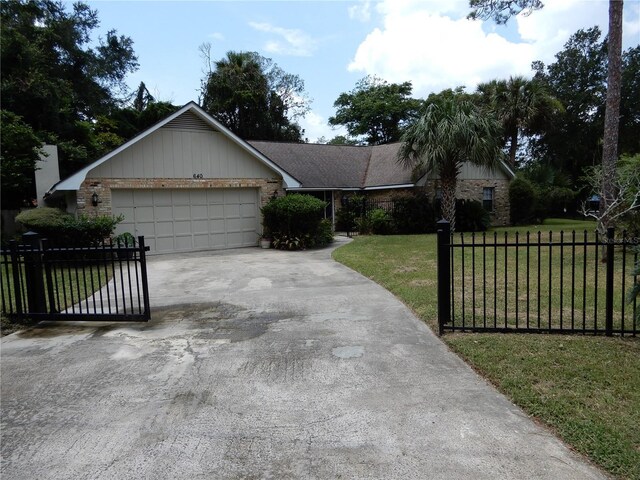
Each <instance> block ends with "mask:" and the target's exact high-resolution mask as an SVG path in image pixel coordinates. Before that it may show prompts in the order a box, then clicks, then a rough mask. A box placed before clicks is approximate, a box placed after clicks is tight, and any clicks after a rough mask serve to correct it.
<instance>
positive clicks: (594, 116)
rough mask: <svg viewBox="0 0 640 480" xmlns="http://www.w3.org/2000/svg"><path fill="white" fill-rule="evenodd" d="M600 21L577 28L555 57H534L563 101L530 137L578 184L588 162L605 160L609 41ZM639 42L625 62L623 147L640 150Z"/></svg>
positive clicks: (541, 154) (538, 153)
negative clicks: (597, 24)
mask: <svg viewBox="0 0 640 480" xmlns="http://www.w3.org/2000/svg"><path fill="white" fill-rule="evenodd" d="M601 36H602V34H601V32H600V29H599V28H598V27H592V28H589V29H586V30H578V31H577V32H576V33H575V34H573V35H572V36H571V37H570V38H569V40H568V41H567V43H566V44H565V45H564V48H563V50H561V51H560V52H558V53H557V54H556V56H555V58H556V59H555V62H553V63H551V64H549V65H544V64H543V63H542V62H534V64H533V69H534V71H535V77H534V78H535V80H537V81H539V82H541V83H542V84H543V85H544V86H545V87H546V89H547V90H548V92H549V93H550V94H551V95H553V96H554V97H555V98H557V99H558V100H559V101H560V102H561V103H562V104H563V106H564V111H563V112H560V113H559V114H558V115H555V116H554V117H553V118H552V119H550V121H548V122H546V124H545V125H544V126H543V128H542V129H541V132H540V135H539V136H536V137H534V138H532V139H531V142H530V146H531V149H532V156H533V157H534V158H538V159H540V160H542V161H545V162H547V163H549V164H551V165H553V166H555V167H556V168H557V169H560V170H562V171H565V172H567V173H568V174H569V175H570V177H571V178H572V180H573V182H574V184H575V183H577V182H578V181H579V178H580V177H581V175H582V172H583V170H584V168H585V167H587V166H592V165H595V164H597V163H599V162H600V160H601V158H602V138H603V132H604V111H605V99H606V92H607V42H606V39H601ZM639 76H640V46H636V47H633V48H630V49H628V50H627V51H625V53H624V55H623V62H622V88H621V92H622V96H621V107H620V112H621V116H620V136H619V147H618V148H619V151H620V152H621V153H626V154H630V155H632V154H634V153H637V152H639V151H640V140H639V139H640V101H639V100H638V99H639V98H640V82H639V81H638V77H639Z"/></svg>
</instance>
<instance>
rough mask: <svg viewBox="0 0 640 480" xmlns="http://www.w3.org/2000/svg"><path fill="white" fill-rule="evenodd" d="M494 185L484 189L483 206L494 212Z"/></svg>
mask: <svg viewBox="0 0 640 480" xmlns="http://www.w3.org/2000/svg"><path fill="white" fill-rule="evenodd" d="M493 194H494V188H493V187H485V188H483V189H482V206H483V207H484V209H485V210H486V211H487V212H493Z"/></svg>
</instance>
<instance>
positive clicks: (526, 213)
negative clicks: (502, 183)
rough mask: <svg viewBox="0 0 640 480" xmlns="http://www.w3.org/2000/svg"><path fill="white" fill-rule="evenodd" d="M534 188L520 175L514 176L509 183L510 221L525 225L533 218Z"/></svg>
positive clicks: (534, 209) (535, 199)
mask: <svg viewBox="0 0 640 480" xmlns="http://www.w3.org/2000/svg"><path fill="white" fill-rule="evenodd" d="M537 200H538V198H537V195H536V190H535V188H534V186H533V185H532V184H531V182H530V181H529V180H527V179H526V178H524V177H522V176H521V175H519V176H516V178H514V179H513V180H512V181H511V183H510V184H509V208H510V218H511V223H512V224H514V225H525V224H527V223H530V222H532V221H533V220H534V216H535V211H536V202H537Z"/></svg>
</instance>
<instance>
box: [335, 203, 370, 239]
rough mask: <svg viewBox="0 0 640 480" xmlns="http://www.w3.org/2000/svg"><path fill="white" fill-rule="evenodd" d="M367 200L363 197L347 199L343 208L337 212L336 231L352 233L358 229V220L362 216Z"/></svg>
mask: <svg viewBox="0 0 640 480" xmlns="http://www.w3.org/2000/svg"><path fill="white" fill-rule="evenodd" d="M365 201H366V198H365V197H363V196H362V195H352V196H350V197H347V199H346V201H345V202H344V204H343V205H342V207H341V208H340V209H339V210H338V211H337V212H336V230H339V231H343V232H352V231H354V230H357V229H358V226H357V225H356V219H357V218H359V217H361V216H362V212H363V210H364V203H365Z"/></svg>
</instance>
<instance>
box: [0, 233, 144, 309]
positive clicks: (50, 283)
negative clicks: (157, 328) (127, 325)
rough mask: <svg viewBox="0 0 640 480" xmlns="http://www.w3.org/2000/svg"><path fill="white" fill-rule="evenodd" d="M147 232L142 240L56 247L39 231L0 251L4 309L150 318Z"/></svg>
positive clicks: (11, 243) (26, 235) (0, 277)
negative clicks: (132, 242)
mask: <svg viewBox="0 0 640 480" xmlns="http://www.w3.org/2000/svg"><path fill="white" fill-rule="evenodd" d="M148 250H149V247H146V246H145V244H144V237H138V241H137V245H123V244H120V243H111V242H108V243H107V242H105V243H103V244H102V245H100V246H98V247H85V248H54V247H52V246H50V245H49V244H48V242H47V240H41V239H40V238H39V236H38V235H37V234H33V233H28V234H25V235H24V236H23V242H22V243H17V242H15V241H12V242H10V244H9V248H8V249H2V250H1V251H0V280H1V281H2V286H1V289H0V290H1V298H2V314H3V315H5V316H8V317H18V318H31V319H34V320H83V321H91V320H95V321H105V320H109V321H147V320H149V318H150V307H149V288H148V283H147V266H146V252H147V251H148Z"/></svg>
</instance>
